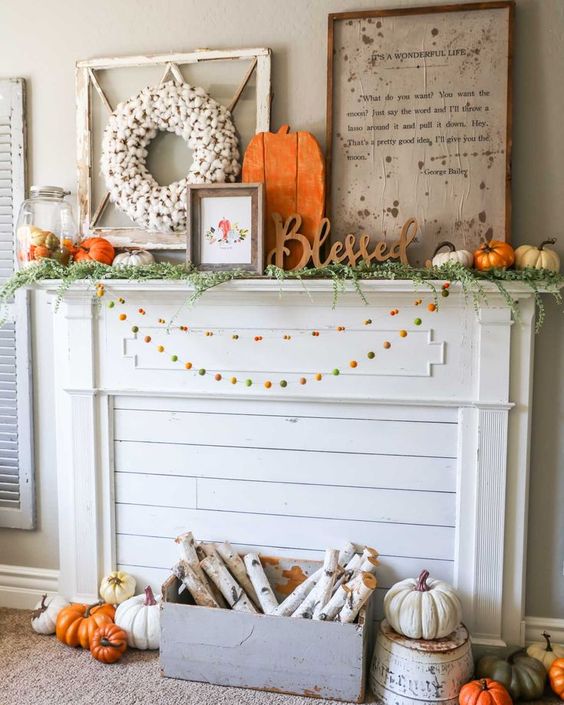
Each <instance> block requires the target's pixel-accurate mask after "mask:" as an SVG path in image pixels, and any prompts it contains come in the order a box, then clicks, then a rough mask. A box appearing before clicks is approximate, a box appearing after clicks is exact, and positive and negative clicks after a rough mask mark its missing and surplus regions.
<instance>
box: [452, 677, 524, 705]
mask: <svg viewBox="0 0 564 705" xmlns="http://www.w3.org/2000/svg"><path fill="white" fill-rule="evenodd" d="M458 702H459V703H460V705H512V703H513V700H512V699H511V695H509V692H508V691H507V689H506V688H505V686H504V685H502V684H501V683H498V682H497V681H494V680H492V679H491V678H480V679H479V680H476V681H470V683H466V685H463V686H462V688H461V689H460V693H459V695H458Z"/></svg>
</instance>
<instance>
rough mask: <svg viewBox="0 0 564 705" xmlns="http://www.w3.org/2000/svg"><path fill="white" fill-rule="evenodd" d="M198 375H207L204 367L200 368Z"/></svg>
mask: <svg viewBox="0 0 564 705" xmlns="http://www.w3.org/2000/svg"><path fill="white" fill-rule="evenodd" d="M198 374H199V375H205V374H206V371H205V369H204V368H203V367H200V369H199V370H198Z"/></svg>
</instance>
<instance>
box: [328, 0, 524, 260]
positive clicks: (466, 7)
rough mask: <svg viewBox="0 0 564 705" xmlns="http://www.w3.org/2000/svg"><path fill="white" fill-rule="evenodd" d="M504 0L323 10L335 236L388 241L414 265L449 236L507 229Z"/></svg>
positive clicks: (508, 21)
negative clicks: (410, 230)
mask: <svg viewBox="0 0 564 705" xmlns="http://www.w3.org/2000/svg"><path fill="white" fill-rule="evenodd" d="M514 11H515V3H514V2H513V0H496V1H494V2H488V3H483V2H476V3H465V4H463V3H461V4H446V5H430V6H426V7H420V6H414V7H402V8H393V9H387V10H365V11H359V12H342V13H333V14H330V15H329V17H328V45H327V123H326V146H327V152H326V165H327V168H326V174H327V183H326V193H327V203H326V213H327V215H328V216H329V217H330V218H331V223H332V227H333V232H334V233H335V236H336V237H337V238H339V237H341V236H342V235H344V234H345V233H347V232H350V231H353V232H354V231H358V230H360V231H361V232H365V233H366V234H367V235H369V236H370V237H373V236H375V239H379V238H380V237H381V236H382V235H383V236H384V238H388V237H389V238H395V237H397V231H398V229H399V227H401V224H402V223H404V222H405V221H406V219H407V218H412V217H413V218H416V219H417V222H418V223H419V224H420V227H421V233H420V236H419V237H418V239H417V241H416V242H414V243H413V245H412V248H411V249H410V258H411V259H412V263H413V264H414V266H424V265H425V263H426V262H427V261H428V260H429V259H431V258H432V255H433V252H434V250H435V248H436V247H437V246H438V245H439V243H441V242H442V241H445V240H448V241H450V242H452V243H453V244H454V245H455V246H456V247H457V248H464V249H468V250H473V249H475V247H477V246H478V245H479V242H480V240H481V239H482V238H484V239H491V238H494V239H497V240H509V239H510V233H511V146H512V138H511V127H512V118H511V110H512V87H511V71H512V51H513V49H512V32H513V23H514Z"/></svg>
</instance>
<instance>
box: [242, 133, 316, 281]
mask: <svg viewBox="0 0 564 705" xmlns="http://www.w3.org/2000/svg"><path fill="white" fill-rule="evenodd" d="M289 130H290V127H289V126H288V125H282V127H281V128H280V129H279V130H278V132H276V133H272V132H259V133H258V134H257V135H255V136H254V137H253V139H252V140H251V141H250V142H249V146H248V147H247V150H246V152H245V157H244V159H243V172H242V180H243V181H244V182H245V183H256V182H260V183H263V184H265V192H266V208H265V211H266V228H265V233H266V234H265V250H266V253H267V255H268V253H270V252H271V250H273V249H274V247H275V245H276V229H275V225H274V221H273V220H272V214H273V213H279V214H280V215H281V216H282V219H283V220H284V221H285V220H286V219H287V218H289V216H291V215H293V214H294V213H299V215H301V217H302V226H301V228H300V233H301V234H302V235H304V236H305V237H306V238H307V239H308V240H309V241H310V242H313V239H314V236H315V233H316V231H317V229H318V228H319V223H320V221H321V219H322V218H323V213H324V211H325V159H324V157H323V153H322V151H321V147H320V146H319V143H318V142H317V140H316V139H315V137H314V136H313V135H312V134H310V133H309V132H293V133H292V134H290V133H289ZM287 247H288V248H289V250H290V254H289V255H287V257H286V258H285V260H284V269H292V268H293V267H295V266H296V264H297V263H298V262H299V261H300V259H301V257H302V252H301V250H302V246H301V245H300V244H299V243H298V242H290V243H287Z"/></svg>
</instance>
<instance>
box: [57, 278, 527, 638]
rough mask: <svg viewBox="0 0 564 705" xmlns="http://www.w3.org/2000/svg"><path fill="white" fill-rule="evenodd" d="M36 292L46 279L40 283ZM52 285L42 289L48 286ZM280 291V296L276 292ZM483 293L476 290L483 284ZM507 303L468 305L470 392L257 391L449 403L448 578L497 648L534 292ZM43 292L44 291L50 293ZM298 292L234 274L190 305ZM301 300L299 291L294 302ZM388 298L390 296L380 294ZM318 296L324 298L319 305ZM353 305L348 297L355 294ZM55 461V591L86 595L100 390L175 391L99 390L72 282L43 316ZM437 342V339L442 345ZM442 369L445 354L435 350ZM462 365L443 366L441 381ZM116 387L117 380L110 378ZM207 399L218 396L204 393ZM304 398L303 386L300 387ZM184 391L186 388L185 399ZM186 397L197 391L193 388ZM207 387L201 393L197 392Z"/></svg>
mask: <svg viewBox="0 0 564 705" xmlns="http://www.w3.org/2000/svg"><path fill="white" fill-rule="evenodd" d="M45 286H46V287H47V288H48V287H49V286H50V285H48V284H46V285H45ZM51 286H52V285H51ZM280 288H282V291H283V296H282V297H280V298H279V293H280ZM486 288H488V287H487V286H486ZM508 288H509V290H510V292H511V295H512V296H513V298H514V299H515V300H517V301H518V303H519V306H520V310H521V322H520V323H519V324H513V322H512V320H511V314H510V311H509V310H508V308H507V307H506V305H505V303H504V301H503V299H502V297H501V295H500V294H499V292H498V291H497V290H496V289H494V287H489V293H488V297H489V305H487V306H484V307H482V308H480V311H479V318H478V321H477V323H476V330H477V340H474V341H473V343H474V354H473V361H472V368H473V370H472V372H473V378H474V379H475V380H476V382H475V384H474V388H473V390H472V393H471V394H470V395H469V396H468V397H465V398H451V399H450V398H449V399H445V397H444V395H441V394H439V393H438V394H437V397H436V398H435V397H432V396H428V397H425V398H417V399H415V400H413V399H405V398H401V397H398V398H385V399H384V398H373V397H370V396H366V397H360V398H359V397H358V396H355V397H354V399H352V398H351V399H347V398H346V396H343V395H340V396H339V397H334V398H333V397H327V396H324V397H323V398H319V397H315V396H305V397H304V396H303V395H302V394H299V395H297V394H296V395H295V393H294V392H292V391H285V392H283V393H282V394H280V393H276V392H273V393H272V394H270V393H269V397H268V398H269V399H271V400H278V399H284V400H292V401H295V402H296V403H298V404H299V401H300V400H303V401H313V400H315V401H316V402H322V403H334V402H339V401H350V402H354V403H355V404H370V405H389V404H393V405H395V406H402V405H403V406H412V405H414V404H415V405H417V406H425V407H429V408H432V407H437V406H439V407H440V406H442V407H445V406H446V407H450V408H453V407H454V408H457V409H458V410H459V444H460V445H459V453H458V487H457V519H456V542H455V564H454V582H455V584H456V585H457V586H458V587H459V588H460V590H461V593H462V594H463V595H464V615H465V620H466V623H467V625H468V627H469V629H470V631H471V633H472V636H473V641H474V643H480V644H487V645H499V646H502V645H505V644H508V643H523V640H524V604H525V589H524V580H525V555H526V523H527V491H528V472H529V469H528V466H529V437H530V432H529V422H530V408H531V380H532V363H533V341H534V299H533V296H532V294H531V292H530V291H529V290H528V289H527V288H526V287H524V286H523V285H519V284H514V285H510V286H509V287H508ZM308 289H309V290H310V291H311V292H313V293H315V294H316V296H317V295H318V294H319V295H321V296H323V297H325V299H326V302H325V303H328V302H330V300H331V295H332V289H331V283H330V282H327V281H312V282H308ZM363 289H364V290H365V291H366V292H370V293H371V294H374V293H377V294H378V295H381V296H382V297H388V298H389V299H390V300H393V301H395V302H396V303H397V305H398V306H401V303H402V302H405V303H406V305H407V303H408V302H410V301H412V300H413V296H414V295H417V292H416V291H415V290H414V288H413V285H412V284H411V283H410V282H406V281H394V282H377V281H374V282H365V283H363ZM52 290H53V291H55V289H52ZM112 290H113V291H114V292H115V293H119V292H121V293H122V294H123V295H124V296H128V295H129V296H131V295H132V293H135V292H136V293H137V294H140V293H141V292H142V293H143V295H144V296H145V297H148V298H150V300H151V301H152V302H153V303H154V304H155V305H160V307H161V309H162V308H163V307H164V306H165V305H167V304H172V303H174V304H176V303H178V302H179V301H181V300H183V299H184V298H185V296H186V287H185V285H184V284H183V283H179V282H150V283H149V282H144V283H142V284H139V283H134V282H112ZM298 296H299V297H301V299H300V301H301V305H302V306H304V307H307V306H308V305H311V306H312V317H313V316H314V315H315V310H314V305H313V303H311V302H310V301H309V300H308V299H307V294H304V290H303V286H302V284H301V283H300V282H285V283H283V284H278V283H275V282H270V281H265V280H256V281H255V280H246V281H239V282H232V283H230V284H227V285H223V287H220V288H219V289H218V290H217V291H214V292H210V293H208V294H207V295H206V299H205V300H204V301H201V302H199V303H198V306H206V305H207V302H208V301H209V302H210V303H211V304H212V305H214V306H217V305H230V306H237V307H241V306H244V305H245V302H246V303H247V304H249V305H250V304H252V303H256V301H257V299H260V300H261V301H265V300H266V299H268V300H269V301H270V302H271V303H272V301H274V300H276V301H278V305H279V306H281V307H283V306H284V305H286V303H288V302H290V303H291V302H292V301H294V302H295V301H296V299H295V297H298ZM304 297H305V298H304ZM353 297H357V294H356V292H354V290H349V291H348V292H347V293H344V294H342V298H341V301H340V303H341V305H345V306H346V305H347V304H350V303H351V302H352V301H353ZM392 297H393V298H392ZM325 299H324V300H325ZM355 301H356V299H355ZM449 302H450V303H449V305H453V306H458V307H459V310H460V315H461V316H464V315H466V314H467V306H468V302H467V301H466V300H465V298H464V296H463V294H462V292H461V291H460V290H456V287H455V286H453V287H451V297H450V298H449ZM54 320H55V329H56V330H55V336H54V340H55V344H56V356H55V359H56V365H55V369H56V371H57V379H56V389H57V392H56V395H57V398H56V405H57V409H56V413H57V426H58V427H59V428H64V429H65V431H66V432H65V433H58V434H57V457H58V461H57V467H58V487H59V532H60V570H61V573H60V580H61V590H62V591H63V592H64V593H65V594H66V595H67V596H68V597H69V598H70V599H73V600H83V601H89V600H93V599H95V597H96V594H97V589H98V584H99V580H100V578H101V576H102V575H103V574H104V573H105V572H107V571H108V570H110V569H112V568H114V567H115V555H114V550H115V549H114V540H115V536H114V525H113V522H114V519H113V508H114V501H113V476H112V467H113V458H112V450H111V448H112V442H111V440H112V439H111V428H112V423H111V407H112V403H111V401H112V396H113V395H116V394H119V395H122V396H123V395H128V394H129V395H135V396H138V395H140V394H141V395H159V396H175V394H176V395H180V396H183V397H185V396H187V394H186V392H185V391H184V390H182V391H174V390H172V391H171V390H170V388H166V391H164V387H163V391H162V392H161V391H159V390H158V389H156V388H152V389H151V390H145V389H135V388H132V386H131V380H127V379H125V380H123V386H120V387H119V388H107V387H106V386H104V385H103V384H102V382H101V380H100V379H99V376H98V374H99V373H98V370H99V369H100V364H99V363H100V359H99V357H98V356H99V355H101V354H103V352H102V348H101V347H100V346H101V341H102V340H103V335H104V329H103V326H102V328H99V325H100V324H99V322H98V320H97V309H96V306H95V304H93V302H92V294H91V291H89V290H88V288H87V287H86V286H83V285H80V284H75V285H74V286H73V287H71V289H70V290H69V291H67V292H66V294H65V298H64V301H63V304H62V308H61V311H60V312H59V313H58V314H57V315H55V317H54ZM447 345H448V342H447ZM447 364H448V350H447ZM469 373H470V370H464V369H452V376H453V379H454V378H455V377H456V376H457V375H458V376H460V375H464V374H469ZM120 385H121V382H120ZM210 394H211V395H212V396H214V397H217V398H218V399H219V398H224V397H225V396H226V395H225V393H224V394H221V393H219V394H218V393H215V392H210ZM312 394H315V392H312ZM188 396H189V395H188ZM194 396H199V395H198V394H195V395H194ZM209 396H210V395H209V394H208V395H207V397H208V398H209ZM227 396H229V398H245V399H256V400H257V404H258V405H260V400H261V399H264V396H263V395H261V394H260V393H258V392H255V393H249V392H246V391H242V392H235V393H233V394H229V395H227Z"/></svg>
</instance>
